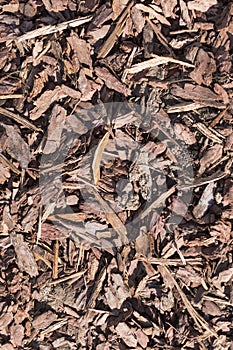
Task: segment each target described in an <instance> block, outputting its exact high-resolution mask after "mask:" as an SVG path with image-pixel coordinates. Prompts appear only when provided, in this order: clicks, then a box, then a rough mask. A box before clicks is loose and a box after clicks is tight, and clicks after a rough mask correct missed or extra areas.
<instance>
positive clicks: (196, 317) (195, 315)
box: [163, 266, 218, 338]
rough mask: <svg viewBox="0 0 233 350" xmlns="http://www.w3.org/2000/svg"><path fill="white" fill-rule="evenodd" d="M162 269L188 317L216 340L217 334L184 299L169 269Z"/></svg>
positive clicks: (165, 267)
mask: <svg viewBox="0 0 233 350" xmlns="http://www.w3.org/2000/svg"><path fill="white" fill-rule="evenodd" d="M163 268H164V270H165V271H166V273H167V275H169V277H170V278H171V279H172V281H173V283H174V285H175V286H176V289H177V291H178V292H179V294H180V297H181V299H182V301H183V303H184V305H185V307H186V309H187V311H188V312H189V314H190V316H191V317H192V318H193V320H194V322H195V323H196V325H197V326H198V328H200V326H201V327H203V328H204V329H205V330H207V331H208V332H209V334H210V335H212V336H214V337H215V338H218V334H217V333H216V332H215V330H214V329H212V327H210V326H209V324H208V323H207V322H206V320H205V319H204V318H203V317H202V316H201V315H199V313H198V312H197V311H196V310H195V309H194V307H193V306H192V304H191V303H190V301H189V300H188V298H187V297H186V295H185V294H184V292H183V291H182V289H181V288H180V286H179V284H178V283H177V281H176V279H175V278H174V277H173V275H172V273H171V271H170V269H169V268H168V267H167V266H164V267H163Z"/></svg>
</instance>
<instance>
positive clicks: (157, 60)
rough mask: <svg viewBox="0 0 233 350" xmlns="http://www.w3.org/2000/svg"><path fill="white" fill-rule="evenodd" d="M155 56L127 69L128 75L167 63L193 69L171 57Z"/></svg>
mask: <svg viewBox="0 0 233 350" xmlns="http://www.w3.org/2000/svg"><path fill="white" fill-rule="evenodd" d="M155 56H156V57H154V58H151V59H150V60H147V61H144V62H140V63H137V64H134V65H133V66H132V67H131V68H128V73H129V74H135V73H139V72H141V71H142V70H144V69H148V68H153V67H156V66H159V65H161V64H165V63H168V62H171V63H177V64H180V65H181V66H185V67H190V68H194V65H193V64H191V63H188V62H184V61H180V60H177V59H175V58H173V57H167V56H157V55H155Z"/></svg>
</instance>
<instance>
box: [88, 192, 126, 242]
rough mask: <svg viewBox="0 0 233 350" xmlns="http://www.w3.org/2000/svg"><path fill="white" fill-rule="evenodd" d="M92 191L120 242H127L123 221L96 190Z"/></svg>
mask: <svg viewBox="0 0 233 350" xmlns="http://www.w3.org/2000/svg"><path fill="white" fill-rule="evenodd" d="M93 193H94V195H95V198H96V200H97V201H98V202H99V204H100V205H101V208H102V209H103V211H104V215H105V216H106V220H107V221H108V222H109V223H110V224H111V226H112V228H113V229H114V230H115V231H116V233H117V234H118V235H119V237H120V239H121V242H122V244H128V237H127V230H126V227H125V225H124V224H123V222H122V221H121V220H120V219H119V217H118V216H117V214H116V213H115V212H114V210H113V209H112V208H111V207H110V206H109V205H108V204H107V202H105V200H104V199H103V198H102V197H101V195H100V194H99V193H98V192H97V191H96V190H93Z"/></svg>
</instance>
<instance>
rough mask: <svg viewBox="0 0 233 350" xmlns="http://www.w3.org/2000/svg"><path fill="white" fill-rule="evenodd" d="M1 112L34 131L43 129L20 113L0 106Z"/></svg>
mask: <svg viewBox="0 0 233 350" xmlns="http://www.w3.org/2000/svg"><path fill="white" fill-rule="evenodd" d="M0 114H3V115H5V116H6V117H8V118H10V119H13V120H14V121H16V122H17V123H19V124H21V125H23V126H24V127H25V128H28V129H31V130H34V131H41V129H40V128H37V127H36V126H35V125H33V124H32V123H30V122H29V121H28V120H27V119H25V118H22V117H20V116H19V115H18V114H15V113H12V112H10V111H8V110H7V109H5V108H2V107H0Z"/></svg>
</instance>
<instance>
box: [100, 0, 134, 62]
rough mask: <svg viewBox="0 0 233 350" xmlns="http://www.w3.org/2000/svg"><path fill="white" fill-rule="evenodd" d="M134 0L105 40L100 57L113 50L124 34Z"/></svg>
mask: <svg viewBox="0 0 233 350" xmlns="http://www.w3.org/2000/svg"><path fill="white" fill-rule="evenodd" d="M133 4H134V2H133V1H132V2H130V3H129V5H128V6H127V8H126V9H125V10H124V11H123V13H122V15H121V16H120V18H119V20H118V22H117V24H116V27H115V29H114V30H113V32H112V33H111V34H110V36H109V37H108V39H107V40H106V41H105V43H104V45H103V46H102V48H101V49H100V51H99V53H98V58H104V57H106V56H107V54H108V53H109V52H110V51H111V49H112V48H113V46H114V44H115V42H116V40H117V38H118V37H119V36H120V35H121V34H122V32H123V29H124V25H125V22H126V20H127V18H128V16H129V13H130V9H131V7H132V6H133Z"/></svg>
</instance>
